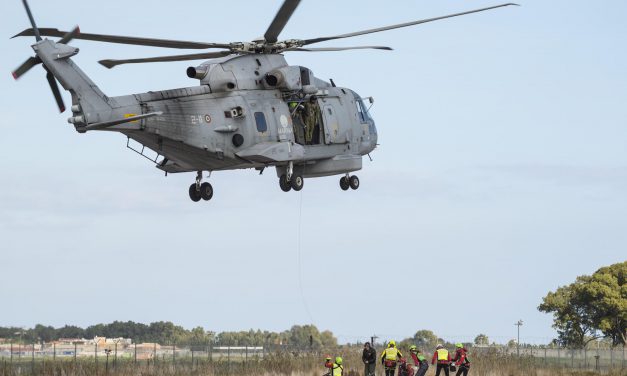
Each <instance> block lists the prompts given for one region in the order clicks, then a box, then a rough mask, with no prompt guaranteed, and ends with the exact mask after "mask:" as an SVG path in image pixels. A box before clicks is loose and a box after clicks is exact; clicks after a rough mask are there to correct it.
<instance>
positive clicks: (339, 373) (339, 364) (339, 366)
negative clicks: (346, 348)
mask: <svg viewBox="0 0 627 376" xmlns="http://www.w3.org/2000/svg"><path fill="white" fill-rule="evenodd" d="M343 364H344V360H343V359H342V357H341V356H336V357H335V363H333V369H332V373H331V376H343V374H344V365H343Z"/></svg>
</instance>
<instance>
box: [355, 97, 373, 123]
mask: <svg viewBox="0 0 627 376" xmlns="http://www.w3.org/2000/svg"><path fill="white" fill-rule="evenodd" d="M353 95H354V96H355V106H357V116H358V117H359V121H360V122H362V123H367V122H368V120H370V115H369V114H368V109H367V108H366V106H365V105H364V101H363V100H362V99H361V97H360V96H359V95H358V94H357V93H355V92H354V91H353Z"/></svg>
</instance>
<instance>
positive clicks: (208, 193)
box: [200, 182, 213, 201]
mask: <svg viewBox="0 0 627 376" xmlns="http://www.w3.org/2000/svg"><path fill="white" fill-rule="evenodd" d="M200 197H201V198H202V199H203V200H205V201H209V200H211V197H213V187H212V186H211V184H209V183H207V182H204V183H202V184H201V185H200Z"/></svg>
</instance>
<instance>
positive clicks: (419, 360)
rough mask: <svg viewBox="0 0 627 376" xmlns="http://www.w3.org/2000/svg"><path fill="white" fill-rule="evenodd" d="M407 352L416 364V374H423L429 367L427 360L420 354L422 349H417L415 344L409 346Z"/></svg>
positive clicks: (421, 375)
mask: <svg viewBox="0 0 627 376" xmlns="http://www.w3.org/2000/svg"><path fill="white" fill-rule="evenodd" d="M409 353H410V354H411V358H412V360H413V361H414V365H415V366H416V376H425V374H426V373H427V370H428V369H429V362H428V361H427V359H426V358H425V356H424V355H423V354H422V351H420V350H418V348H417V347H416V345H411V346H409Z"/></svg>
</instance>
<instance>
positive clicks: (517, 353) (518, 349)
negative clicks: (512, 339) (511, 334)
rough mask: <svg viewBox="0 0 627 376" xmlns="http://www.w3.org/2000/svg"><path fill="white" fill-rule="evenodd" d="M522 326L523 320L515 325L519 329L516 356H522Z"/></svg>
mask: <svg viewBox="0 0 627 376" xmlns="http://www.w3.org/2000/svg"><path fill="white" fill-rule="evenodd" d="M522 324H523V321H522V320H518V322H517V323H516V324H514V325H516V326H517V327H518V336H517V339H516V356H520V327H521V326H522Z"/></svg>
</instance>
